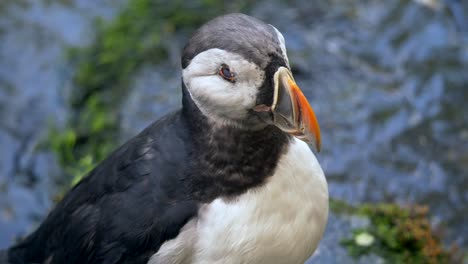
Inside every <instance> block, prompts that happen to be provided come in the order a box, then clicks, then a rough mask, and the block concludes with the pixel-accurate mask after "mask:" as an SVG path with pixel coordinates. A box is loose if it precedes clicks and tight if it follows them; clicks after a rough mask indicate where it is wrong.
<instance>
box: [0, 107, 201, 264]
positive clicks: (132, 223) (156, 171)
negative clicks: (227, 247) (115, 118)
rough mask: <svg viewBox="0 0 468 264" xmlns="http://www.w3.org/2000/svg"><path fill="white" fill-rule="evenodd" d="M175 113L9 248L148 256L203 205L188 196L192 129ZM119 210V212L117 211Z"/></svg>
mask: <svg viewBox="0 0 468 264" xmlns="http://www.w3.org/2000/svg"><path fill="white" fill-rule="evenodd" d="M185 126H186V124H185V123H184V120H183V116H182V115H181V113H180V111H177V112H174V113H171V114H168V115H166V116H164V117H163V118H161V119H160V120H158V121H156V122H155V123H153V124H151V125H150V126H149V127H147V128H146V129H145V130H143V131H142V132H141V133H140V134H139V135H137V136H136V137H134V138H132V139H131V140H129V141H128V142H127V143H125V144H123V145H122V146H121V147H119V148H118V149H117V150H115V151H114V152H113V153H112V154H111V155H110V156H109V157H108V158H107V159H105V160H104V161H103V162H101V163H100V164H99V165H98V166H97V167H96V168H95V169H94V170H92V171H91V172H90V173H89V175H88V176H86V177H85V178H84V179H83V180H82V181H81V182H80V183H78V184H77V185H76V186H75V187H74V188H73V189H72V190H71V191H70V192H68V193H67V195H66V196H65V197H64V198H63V199H62V201H61V202H60V203H59V204H58V205H57V206H56V208H55V209H54V210H53V211H52V212H51V213H50V214H49V215H48V217H47V218H46V220H45V221H44V222H43V223H42V224H41V226H40V227H39V228H38V229H37V230H36V232H34V233H33V234H31V235H30V236H29V237H27V238H26V239H25V240H24V241H23V242H21V243H19V244H18V245H16V246H14V247H13V248H12V249H10V251H9V257H10V259H16V260H20V261H23V262H44V261H45V260H46V259H48V258H53V261H52V263H65V262H67V263H100V262H101V261H104V260H105V261H106V263H120V262H121V261H125V260H128V258H131V256H139V258H149V256H150V255H148V254H149V252H154V251H157V250H158V248H159V247H160V246H161V244H162V243H164V241H166V240H169V239H171V238H173V237H175V236H177V234H178V232H179V230H180V228H182V227H183V226H184V225H185V224H186V223H187V222H188V221H189V220H190V219H191V218H192V217H194V216H195V215H196V214H197V212H198V204H197V202H195V201H193V200H190V199H186V197H185V193H184V188H182V187H181V185H180V182H181V181H182V180H183V178H184V177H185V170H187V166H186V164H184V163H183V162H181V160H185V158H186V156H187V153H189V152H190V151H191V150H190V149H189V148H190V144H188V143H187V142H186V140H185V137H187V135H186V134H187V131H186V128H185ZM117 213H118V214H119V217H115V215H116V214H117Z"/></svg>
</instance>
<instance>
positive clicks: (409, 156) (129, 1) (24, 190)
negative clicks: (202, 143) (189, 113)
mask: <svg viewBox="0 0 468 264" xmlns="http://www.w3.org/2000/svg"><path fill="white" fill-rule="evenodd" d="M228 12H244V13H246V14H249V15H253V16H255V17H257V18H259V19H261V20H264V21H266V22H268V23H270V24H273V25H275V27H277V28H278V29H279V30H280V31H281V32H282V33H283V35H284V37H285V39H286V45H287V48H288V54H289V59H290V62H291V66H292V68H293V72H294V76H295V78H296V81H297V82H298V84H299V85H300V86H301V88H302V89H303V91H304V93H305V94H306V96H307V97H308V98H309V101H310V102H311V105H312V106H313V107H314V110H315V112H316V114H317V116H318V119H319V122H320V125H321V128H322V137H323V147H322V149H323V150H322V152H321V153H320V154H319V155H318V159H319V160H320V162H321V164H322V167H323V169H324V171H325V174H326V175H327V179H328V182H329V189H330V196H331V198H332V200H331V207H332V211H331V212H330V218H329V223H328V226H327V230H326V233H325V236H324V239H323V241H322V243H321V244H320V246H319V249H318V251H317V252H316V253H315V255H314V256H313V257H312V258H311V259H310V260H309V261H308V262H307V263H385V262H388V263H396V262H398V261H402V262H406V263H418V262H419V263H431V262H433V263H437V262H438V263H447V262H464V263H468V260H467V259H468V258H467V255H466V253H465V252H466V249H467V247H468V225H467V224H468V207H467V203H468V192H467V188H468V107H467V106H466V103H467V102H468V2H467V1H462V0H418V1H409V0H408V1H404V0H388V1H379V0H363V1H351V0H330V1H314V2H312V1H308V0H292V1H281V0H273V1H266V0H261V1H247V0H231V1H226V2H218V1H212V0H203V1H201V2H195V1H179V0H175V1H170V2H169V1H167V2H166V1H161V0H112V1H111V0H101V1H94V0H15V1H8V0H2V1H0V248H5V247H8V246H9V245H11V244H12V243H13V242H14V241H15V240H16V239H19V238H21V237H22V236H24V235H26V234H27V233H28V232H30V231H32V230H34V228H35V227H36V226H37V224H38V223H40V221H41V220H42V219H44V217H45V216H46V215H47V213H48V211H49V210H50V209H51V208H52V207H53V205H54V203H55V202H56V201H57V200H59V199H60V197H61V196H62V195H63V193H64V191H65V190H67V189H69V188H70V186H72V185H73V184H74V183H76V182H77V181H78V180H79V179H80V178H81V177H83V175H85V174H86V172H87V171H89V170H90V169H91V168H92V167H93V166H94V165H95V164H96V162H99V161H100V160H101V159H102V158H104V157H105V156H106V155H107V154H108V153H109V151H111V150H112V149H114V148H115V147H116V146H118V145H119V144H121V143H123V142H124V141H126V140H128V139H129V138H130V137H132V136H133V135H135V134H136V133H138V132H139V131H140V130H142V129H143V128H144V127H146V126H147V125H149V124H150V123H151V122H153V121H154V120H156V119H158V118H159V117H161V116H162V115H163V114H165V113H167V112H169V111H172V110H174V109H176V108H178V107H179V106H180V97H181V90H180V72H179V71H180V51H181V49H182V47H183V45H184V43H185V42H186V41H187V39H188V38H189V36H190V34H191V33H192V32H193V31H194V30H195V29H196V28H197V27H198V26H200V25H201V24H202V23H203V22H205V21H207V20H208V19H210V18H213V17H215V16H217V15H220V14H224V13H228Z"/></svg>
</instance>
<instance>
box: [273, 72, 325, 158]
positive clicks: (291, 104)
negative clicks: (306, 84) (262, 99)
mask: <svg viewBox="0 0 468 264" xmlns="http://www.w3.org/2000/svg"><path fill="white" fill-rule="evenodd" d="M274 83H275V87H274V96H273V104H272V106H271V111H272V113H273V123H274V124H275V125H276V126H277V127H278V128H280V129H281V130H283V131H285V132H287V133H289V134H291V135H293V136H295V137H297V138H299V139H301V140H304V141H305V142H308V143H312V144H313V145H314V146H315V149H316V150H317V152H320V147H321V139H320V127H319V124H318V121H317V117H315V113H314V110H313V109H312V107H311V106H310V104H309V102H308V101H307V98H306V97H305V96H304V94H303V93H302V91H301V89H300V88H299V86H297V84H296V82H295V81H294V78H293V76H292V73H291V72H290V71H289V70H288V69H287V68H285V67H280V68H279V69H278V70H277V71H276V73H275V75H274Z"/></svg>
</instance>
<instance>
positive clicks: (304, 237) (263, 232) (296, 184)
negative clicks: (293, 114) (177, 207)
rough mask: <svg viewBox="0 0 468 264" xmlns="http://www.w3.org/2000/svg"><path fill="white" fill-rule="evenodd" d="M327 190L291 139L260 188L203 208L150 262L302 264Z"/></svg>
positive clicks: (305, 150) (319, 226)
mask: <svg viewBox="0 0 468 264" xmlns="http://www.w3.org/2000/svg"><path fill="white" fill-rule="evenodd" d="M327 217H328V187H327V182H326V180H325V177H324V174H323V171H322V169H321V167H320V165H319V163H318V162H317V159H316V158H315V156H314V154H313V153H312V152H311V151H310V149H309V147H308V146H307V145H306V144H305V143H304V142H302V141H300V140H297V139H294V141H293V142H292V143H291V145H290V146H289V149H288V152H287V153H286V154H284V155H283V156H282V157H281V159H280V161H279V163H278V167H277V168H276V170H275V174H274V175H273V176H271V177H270V178H269V179H268V182H267V183H266V184H265V185H263V186H262V187H259V188H256V189H252V190H249V191H247V192H246V193H245V194H243V195H241V196H240V197H238V198H237V199H235V200H226V199H223V198H218V199H216V200H214V201H213V202H211V203H210V204H207V205H206V206H204V207H203V208H202V209H201V211H200V214H199V217H198V218H197V219H194V220H192V221H190V222H189V224H187V226H186V227H185V228H184V229H183V230H182V231H181V233H180V234H179V236H178V237H177V238H175V239H173V240H171V241H168V242H166V243H165V244H163V245H162V247H161V248H160V250H159V251H158V253H156V254H155V255H153V256H152V258H151V259H150V261H149V263H151V264H156V263H181V264H182V263H184V264H185V263H187V264H188V263H190V264H194V263H196V264H202V263H224V264H237V263H239V264H240V263H288V264H294V263H300V264H302V263H304V262H305V261H306V259H307V258H308V257H310V256H311V255H312V253H313V252H314V250H315V249H316V247H317V245H318V242H319V241H320V239H321V238H322V234H323V231H324V229H325V225H326V222H327Z"/></svg>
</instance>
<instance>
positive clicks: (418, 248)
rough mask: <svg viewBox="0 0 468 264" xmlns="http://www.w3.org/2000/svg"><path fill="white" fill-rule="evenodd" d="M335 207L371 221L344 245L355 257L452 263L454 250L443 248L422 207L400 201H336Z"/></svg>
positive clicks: (389, 260) (398, 261)
mask: <svg viewBox="0 0 468 264" xmlns="http://www.w3.org/2000/svg"><path fill="white" fill-rule="evenodd" d="M334 203H335V205H333V206H334V207H333V206H332V208H340V209H343V208H345V209H346V210H347V212H349V211H350V210H352V211H353V214H355V215H360V216H363V217H367V218H368V219H369V220H370V224H369V225H368V226H366V227H361V228H357V229H355V230H353V235H352V237H351V238H347V239H344V240H343V241H342V244H343V245H344V246H346V248H347V249H348V252H349V253H350V254H351V255H352V256H355V257H359V256H363V255H366V254H370V253H373V254H376V255H378V256H381V257H382V258H383V259H384V260H385V261H386V262H387V263H416V264H417V263H450V262H451V261H453V260H454V259H453V255H454V253H453V252H450V251H448V250H446V249H444V248H443V246H442V244H441V242H440V240H439V238H438V237H437V236H436V235H435V234H434V232H433V230H432V228H431V225H430V223H429V220H428V209H427V207H423V206H413V207H411V208H402V207H400V206H399V205H397V204H377V205H375V204H374V205H372V204H365V205H362V206H360V207H353V206H350V205H346V206H344V205H343V203H342V202H334Z"/></svg>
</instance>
